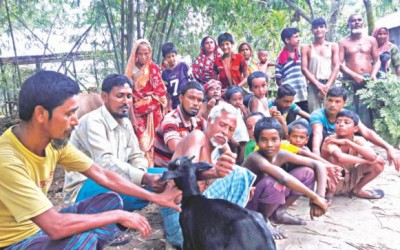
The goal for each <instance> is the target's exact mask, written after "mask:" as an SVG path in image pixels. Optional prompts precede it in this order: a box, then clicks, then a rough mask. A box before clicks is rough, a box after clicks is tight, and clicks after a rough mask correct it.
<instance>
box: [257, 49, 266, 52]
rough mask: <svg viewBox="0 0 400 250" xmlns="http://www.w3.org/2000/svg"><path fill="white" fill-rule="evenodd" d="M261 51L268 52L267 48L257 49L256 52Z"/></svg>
mask: <svg viewBox="0 0 400 250" xmlns="http://www.w3.org/2000/svg"><path fill="white" fill-rule="evenodd" d="M262 52H267V53H268V50H267V49H259V50H258V51H257V53H262Z"/></svg>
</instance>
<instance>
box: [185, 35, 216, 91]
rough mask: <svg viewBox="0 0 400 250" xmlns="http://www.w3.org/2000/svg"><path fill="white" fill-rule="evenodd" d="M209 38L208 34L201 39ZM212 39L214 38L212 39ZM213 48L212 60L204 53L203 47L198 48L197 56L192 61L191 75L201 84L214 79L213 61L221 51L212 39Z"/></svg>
mask: <svg viewBox="0 0 400 250" xmlns="http://www.w3.org/2000/svg"><path fill="white" fill-rule="evenodd" d="M207 38H211V39H213V38H212V37H210V36H206V37H204V38H203V40H205V39H207ZM213 40H214V39H213ZM214 43H215V49H214V60H211V59H210V58H209V57H208V56H206V55H205V51H204V49H203V48H201V49H200V53H199V56H198V57H197V58H196V59H195V60H194V61H193V63H192V72H193V76H194V77H195V78H196V81H198V82H199V83H201V84H203V85H204V84H206V83H207V82H208V81H209V80H211V79H215V76H214V70H213V69H214V61H215V58H217V57H219V56H222V53H221V52H220V51H219V49H218V46H217V44H216V42H215V40H214Z"/></svg>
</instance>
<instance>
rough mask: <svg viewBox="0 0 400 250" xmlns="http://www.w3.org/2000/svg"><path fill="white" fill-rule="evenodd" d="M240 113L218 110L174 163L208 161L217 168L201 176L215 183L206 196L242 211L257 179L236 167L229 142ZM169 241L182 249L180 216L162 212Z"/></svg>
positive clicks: (182, 147)
mask: <svg viewBox="0 0 400 250" xmlns="http://www.w3.org/2000/svg"><path fill="white" fill-rule="evenodd" d="M236 119H237V118H236V109H235V108H234V107H233V106H232V105H230V104H228V103H226V102H222V103H220V104H219V105H217V106H215V107H214V108H213V109H212V110H211V112H210V115H209V117H208V119H207V128H206V129H205V130H204V131H201V130H194V131H192V132H191V133H190V134H188V135H187V136H186V137H185V138H184V139H183V140H182V141H181V142H180V143H179V144H178V145H177V147H176V150H175V153H174V155H173V157H172V159H175V158H177V157H180V156H188V157H192V156H194V159H193V162H199V161H206V162H208V163H210V164H212V165H213V168H211V169H210V170H207V171H204V172H203V173H202V174H201V177H202V179H204V180H210V179H212V183H211V184H210V185H209V186H207V185H206V187H205V190H204V188H203V189H202V190H204V192H203V195H205V196H206V197H207V198H210V199H224V200H228V201H230V202H232V203H235V204H238V205H239V206H241V207H244V206H246V204H247V202H248V200H249V195H250V190H252V189H251V187H252V184H253V182H254V180H255V178H256V177H255V175H254V174H253V173H252V172H250V171H249V170H247V169H245V168H242V167H240V166H237V165H235V162H236V154H234V153H232V152H231V151H230V149H229V146H228V141H229V140H230V139H231V138H232V136H233V133H234V131H235V129H236ZM161 212H162V216H163V220H164V227H165V232H166V238H167V240H168V241H169V242H170V243H171V244H173V245H175V246H178V247H182V244H183V236H182V231H181V228H180V226H179V213H177V212H175V211H172V210H169V211H168V210H166V209H162V210H161Z"/></svg>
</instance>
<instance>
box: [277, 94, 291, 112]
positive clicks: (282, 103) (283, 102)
mask: <svg viewBox="0 0 400 250" xmlns="http://www.w3.org/2000/svg"><path fill="white" fill-rule="evenodd" d="M293 101H294V96H290V95H285V96H283V97H282V98H276V106H278V108H279V110H288V109H289V108H290V106H292V104H293Z"/></svg>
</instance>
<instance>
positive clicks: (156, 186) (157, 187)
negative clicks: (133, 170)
mask: <svg viewBox="0 0 400 250" xmlns="http://www.w3.org/2000/svg"><path fill="white" fill-rule="evenodd" d="M160 178H161V175H160V174H148V173H145V174H144V175H143V179H142V184H143V185H146V186H150V187H151V188H152V190H153V191H154V192H155V193H161V192H162V191H164V189H165V187H166V184H167V183H166V182H164V183H160V182H158V179H160Z"/></svg>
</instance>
